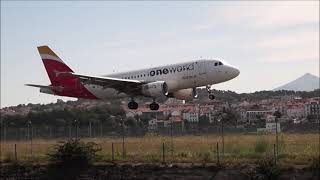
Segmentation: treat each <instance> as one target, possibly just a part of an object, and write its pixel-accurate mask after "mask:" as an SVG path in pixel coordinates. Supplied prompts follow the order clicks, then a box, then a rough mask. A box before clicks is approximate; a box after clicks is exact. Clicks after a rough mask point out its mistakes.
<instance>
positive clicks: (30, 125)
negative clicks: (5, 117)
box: [27, 120, 33, 157]
mask: <svg viewBox="0 0 320 180" xmlns="http://www.w3.org/2000/svg"><path fill="white" fill-rule="evenodd" d="M27 125H28V138H29V140H30V153H31V157H33V151H32V136H33V132H32V122H31V120H29V121H28V122H27ZM30 128H31V136H30Z"/></svg>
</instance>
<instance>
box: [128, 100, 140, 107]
mask: <svg viewBox="0 0 320 180" xmlns="http://www.w3.org/2000/svg"><path fill="white" fill-rule="evenodd" d="M128 108H129V109H134V110H135V109H138V103H137V102H135V101H134V100H133V99H132V100H131V101H130V102H129V103H128Z"/></svg>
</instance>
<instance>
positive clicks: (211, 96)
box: [206, 85, 216, 100]
mask: <svg viewBox="0 0 320 180" xmlns="http://www.w3.org/2000/svg"><path fill="white" fill-rule="evenodd" d="M206 88H207V91H208V93H209V99H210V100H214V99H215V98H216V97H215V96H214V94H213V92H212V90H211V85H207V86H206Z"/></svg>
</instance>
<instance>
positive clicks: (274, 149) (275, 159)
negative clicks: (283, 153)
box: [273, 144, 277, 164]
mask: <svg viewBox="0 0 320 180" xmlns="http://www.w3.org/2000/svg"><path fill="white" fill-rule="evenodd" d="M273 158H274V164H277V152H276V144H273Z"/></svg>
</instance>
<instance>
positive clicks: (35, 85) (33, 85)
mask: <svg viewBox="0 0 320 180" xmlns="http://www.w3.org/2000/svg"><path fill="white" fill-rule="evenodd" d="M25 85H26V86H31V87H37V88H51V87H52V86H45V85H37V84H25Z"/></svg>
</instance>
